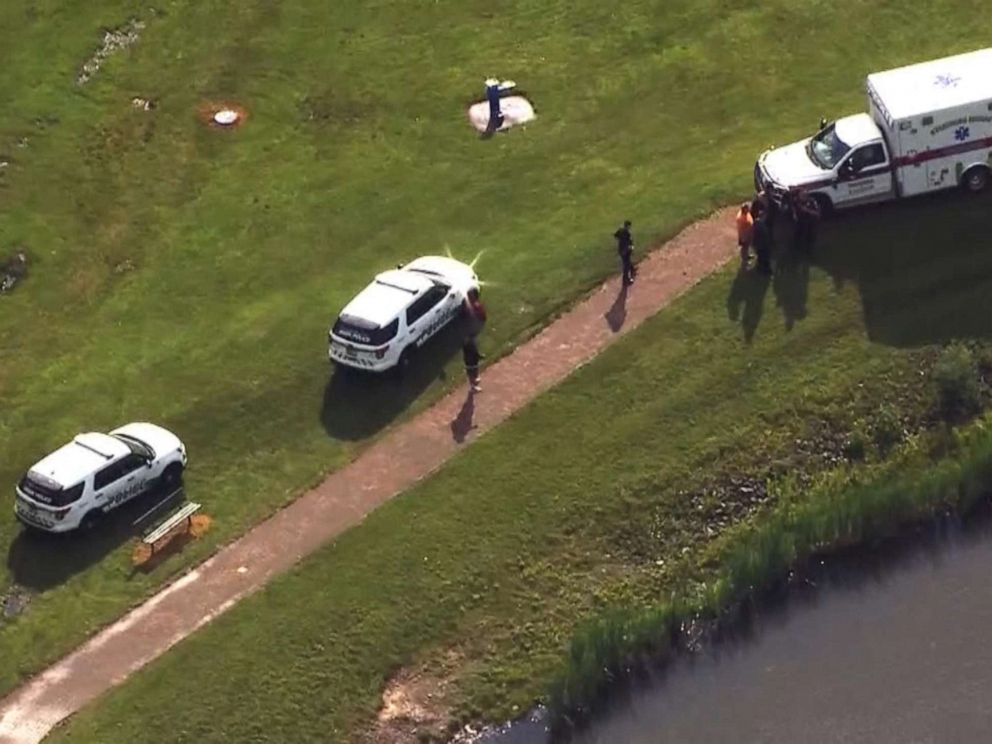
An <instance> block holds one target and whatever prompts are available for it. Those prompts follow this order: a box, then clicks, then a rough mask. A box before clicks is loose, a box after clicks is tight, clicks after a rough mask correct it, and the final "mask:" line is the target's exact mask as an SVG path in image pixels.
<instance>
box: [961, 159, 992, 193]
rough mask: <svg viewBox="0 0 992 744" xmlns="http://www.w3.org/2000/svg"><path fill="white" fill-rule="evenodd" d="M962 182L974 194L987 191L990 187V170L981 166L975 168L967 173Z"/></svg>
mask: <svg viewBox="0 0 992 744" xmlns="http://www.w3.org/2000/svg"><path fill="white" fill-rule="evenodd" d="M961 182H962V183H963V184H964V187H965V188H966V189H968V191H970V192H971V193H972V194H977V193H978V192H980V191H985V189H986V187H987V186H988V185H989V169H988V168H986V167H984V166H981V165H978V166H975V167H974V168H972V169H971V170H969V171H967V172H965V174H964V178H962V179H961Z"/></svg>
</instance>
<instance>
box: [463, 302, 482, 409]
mask: <svg viewBox="0 0 992 744" xmlns="http://www.w3.org/2000/svg"><path fill="white" fill-rule="evenodd" d="M463 311H464V313H465V322H466V326H467V327H466V331H465V340H464V342H463V343H462V359H463V360H464V362H465V376H466V377H467V378H468V384H469V391H470V393H479V392H482V388H481V387H480V386H479V362H480V361H482V360H483V359H485V355H483V354H482V353H480V352H479V346H478V341H477V339H478V337H479V334H480V333H482V329H483V328H485V326H486V306H485V305H483V304H482V300H481V299H480V298H479V290H478V289H476V288H475V287H473V288H472V289H470V290H469V291H468V292H466V293H465V306H464V308H463Z"/></svg>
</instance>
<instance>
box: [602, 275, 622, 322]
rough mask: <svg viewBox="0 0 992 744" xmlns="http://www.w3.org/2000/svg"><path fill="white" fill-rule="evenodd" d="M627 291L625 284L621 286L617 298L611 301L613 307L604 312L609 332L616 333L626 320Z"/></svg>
mask: <svg viewBox="0 0 992 744" xmlns="http://www.w3.org/2000/svg"><path fill="white" fill-rule="evenodd" d="M627 290H628V287H627V285H626V284H621V286H620V292H619V294H617V298H616V299H615V300H614V301H613V306H612V307H610V309H609V310H607V311H606V315H604V316H603V317H604V318H606V324H607V325H608V326H609V327H610V330H611V331H613V332H614V333H617V332H618V331H619V330H620V329H621V328H623V323H624V321H625V320H627Z"/></svg>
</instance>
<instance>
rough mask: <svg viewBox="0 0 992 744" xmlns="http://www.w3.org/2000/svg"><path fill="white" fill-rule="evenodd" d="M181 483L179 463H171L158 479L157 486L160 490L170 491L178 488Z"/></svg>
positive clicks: (180, 466) (181, 474)
mask: <svg viewBox="0 0 992 744" xmlns="http://www.w3.org/2000/svg"><path fill="white" fill-rule="evenodd" d="M182 482H183V466H182V465H180V464H179V463H176V462H174V463H172V465H170V466H169V467H167V468H166V469H165V472H164V473H162V475H161V476H160V477H159V484H160V485H161V486H162V488H164V489H166V490H171V489H173V488H179V486H180V484H181V483H182Z"/></svg>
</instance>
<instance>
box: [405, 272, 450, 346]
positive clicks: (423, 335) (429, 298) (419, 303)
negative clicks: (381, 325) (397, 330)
mask: <svg viewBox="0 0 992 744" xmlns="http://www.w3.org/2000/svg"><path fill="white" fill-rule="evenodd" d="M447 292H448V288H447V287H445V286H442V285H439V284H435V285H434V286H433V287H431V288H430V289H428V290H427V291H426V292H424V294H422V295H421V296H420V297H418V298H417V299H416V300H415V301H414V303H413V304H412V305H410V307H409V308H408V309H407V311H406V324H407V328H408V330H409V332H410V334H411V335H412V336H413V337H414V342H415V343H416V344H417V346H421V345H422V344H424V343H425V342H426V341H427V340H428V339H429V338H430V337H431V336H433V335H434V334H435V333H437V332H438V331H439V330H441V328H443V327H444V324H445V322H446V321H444V320H443V314H442V313H441V311H442V310H443V308H444V307H445V306H446V305H447V303H443V302H442V300H443V299H444V296H445V295H446V294H447Z"/></svg>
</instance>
